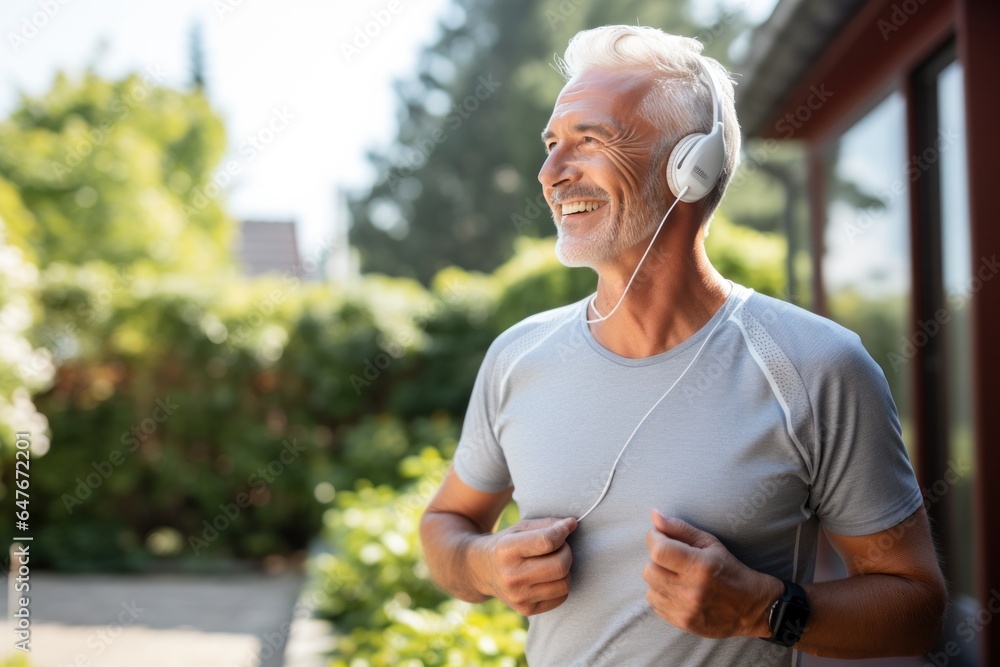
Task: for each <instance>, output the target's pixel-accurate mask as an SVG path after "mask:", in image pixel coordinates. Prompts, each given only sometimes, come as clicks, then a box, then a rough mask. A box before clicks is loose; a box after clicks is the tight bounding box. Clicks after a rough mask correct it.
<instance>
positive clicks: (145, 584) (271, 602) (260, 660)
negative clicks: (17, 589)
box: [0, 572, 303, 667]
mask: <svg viewBox="0 0 1000 667" xmlns="http://www.w3.org/2000/svg"><path fill="white" fill-rule="evenodd" d="M31 580H32V581H31V583H32V586H31V595H32V597H31V606H30V609H31V614H32V637H31V638H32V642H31V647H32V651H31V655H30V658H31V665H32V667H69V666H70V665H73V666H74V667H77V666H80V667H136V666H137V665H142V666H143V667H177V666H179V665H183V666H185V667H201V666H205V667H289V666H290V663H286V662H284V661H283V659H282V655H283V654H284V651H285V647H286V645H287V644H288V643H289V635H290V634H296V632H297V631H296V630H291V628H290V625H289V624H290V623H291V621H292V609H293V607H294V605H295V600H296V597H297V595H298V593H299V589H300V587H301V585H302V583H303V578H302V577H301V576H299V575H280V576H268V575H232V576H186V575H146V576H141V577H131V576H127V575H107V576H105V575H86V576H72V575H62V574H45V573H39V574H35V573H34V572H32V574H31ZM0 588H3V589H4V590H3V591H2V592H0V603H2V604H0V609H6V608H7V607H6V598H7V591H6V588H7V587H6V586H3V587H0ZM4 618H5V619H6V615H4ZM296 627H301V624H299V623H297V624H296ZM0 637H2V642H3V643H2V644H0V656H5V655H8V654H9V652H10V650H11V649H12V637H13V634H12V632H11V629H10V626H9V625H6V626H4V627H3V630H2V633H0Z"/></svg>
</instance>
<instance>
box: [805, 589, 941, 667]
mask: <svg viewBox="0 0 1000 667" xmlns="http://www.w3.org/2000/svg"><path fill="white" fill-rule="evenodd" d="M803 588H804V589H805V591H806V595H807V597H808V598H809V606H810V614H809V623H808V624H807V626H806V632H805V634H804V635H803V637H802V641H801V642H799V645H798V648H799V649H801V650H802V651H805V652H806V653H811V654H813V655H820V656H827V657H832V658H877V657H885V656H901V655H920V654H923V653H925V652H927V651H929V650H930V649H931V648H933V646H934V644H935V643H936V642H937V639H938V638H939V637H940V636H941V625H942V622H943V616H944V608H945V605H946V601H947V597H946V596H947V594H946V592H945V591H944V590H943V589H940V588H939V586H938V585H937V584H936V583H934V582H920V581H916V580H913V579H907V578H904V577H901V576H896V575H891V574H865V575H856V576H853V577H849V578H847V579H840V580H838V581H828V582H823V583H819V584H811V585H810V584H807V585H805V586H803Z"/></svg>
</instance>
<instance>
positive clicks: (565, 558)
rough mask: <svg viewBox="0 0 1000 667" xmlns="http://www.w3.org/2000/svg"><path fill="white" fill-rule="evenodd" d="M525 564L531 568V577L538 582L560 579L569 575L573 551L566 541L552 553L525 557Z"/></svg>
mask: <svg viewBox="0 0 1000 667" xmlns="http://www.w3.org/2000/svg"><path fill="white" fill-rule="evenodd" d="M524 564H525V566H526V567H528V568H531V577H532V579H533V580H534V581H536V582H539V583H546V582H550V581H559V580H560V579H564V578H566V577H567V576H569V571H570V567H571V566H572V565H573V552H572V551H571V550H570V548H569V545H568V544H566V543H565V542H564V543H563V544H562V546H560V547H559V548H558V549H556V550H555V551H553V552H552V553H548V554H545V555H543V556H532V557H530V558H527V559H525V561H524Z"/></svg>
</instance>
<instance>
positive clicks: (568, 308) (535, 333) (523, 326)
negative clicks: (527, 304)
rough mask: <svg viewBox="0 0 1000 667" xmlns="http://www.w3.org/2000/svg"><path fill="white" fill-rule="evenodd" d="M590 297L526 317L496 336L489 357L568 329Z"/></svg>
mask: <svg viewBox="0 0 1000 667" xmlns="http://www.w3.org/2000/svg"><path fill="white" fill-rule="evenodd" d="M589 298H590V297H587V298H586V299H582V300H580V301H576V302H574V303H571V304H568V305H565V306H560V307H558V308H553V309H551V310H546V311H542V312H540V313H536V314H534V315H531V316H530V317H526V318H525V319H523V320H521V321H520V322H518V323H517V324H515V325H513V326H511V327H510V328H509V329H507V330H506V331H504V332H503V333H501V334H500V335H499V336H497V337H496V339H495V340H494V341H493V343H492V344H491V345H490V349H489V351H488V352H487V358H489V357H490V356H494V357H495V356H499V355H502V354H504V353H508V354H509V353H510V352H511V351H512V350H517V349H520V348H523V347H531V346H533V345H536V344H538V343H540V342H543V341H544V340H546V339H547V338H548V337H550V336H551V335H553V334H556V333H558V332H560V331H566V330H567V327H569V326H570V325H572V324H573V323H575V322H576V320H577V319H578V318H580V317H581V309H582V308H583V307H585V304H586V302H587V300H588V299H589Z"/></svg>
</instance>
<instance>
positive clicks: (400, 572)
mask: <svg viewBox="0 0 1000 667" xmlns="http://www.w3.org/2000/svg"><path fill="white" fill-rule="evenodd" d="M424 426H425V427H426V426H427V425H426V424H425V425H424ZM436 427H437V428H436V431H429V430H427V429H426V428H423V429H421V428H419V427H418V428H416V429H414V432H415V433H416V434H417V436H416V438H415V439H414V440H413V442H414V443H422V444H424V447H423V449H422V450H421V451H420V452H419V454H416V455H411V456H408V457H406V458H404V459H403V460H402V461H401V463H400V466H399V468H400V474H401V475H403V476H405V477H409V478H411V479H412V481H411V482H410V483H408V484H407V485H405V486H404V487H402V488H401V489H396V488H393V487H390V486H386V485H382V486H373V485H372V484H370V483H369V482H368V481H367V480H366V481H362V482H359V483H358V484H357V485H356V486H355V488H354V490H353V491H345V492H341V493H338V494H337V501H336V505H335V507H334V508H332V509H331V510H329V511H328V512H327V514H326V516H325V518H324V530H323V537H324V539H325V540H326V541H327V543H328V544H330V545H331V548H332V552H331V553H327V554H323V555H321V556H318V557H316V558H315V559H314V561H313V567H314V569H315V573H316V577H317V580H318V589H319V590H320V591H323V595H322V596H321V597H320V600H321V601H320V603H319V606H318V613H319V614H320V615H321V616H323V617H325V618H327V619H329V620H331V621H333V623H334V624H335V627H336V628H337V631H338V636H337V638H336V648H335V657H334V659H333V661H332V663H331V665H332V666H333V667H341V666H343V667H347V665H352V664H356V663H355V662H354V661H356V660H360V661H364V662H363V663H361V664H368V665H372V666H373V667H377V666H386V667H390V666H391V667H396V666H397V665H472V664H478V665H504V666H506V665H510V666H514V665H521V664H524V657H523V656H524V640H525V638H526V630H525V623H526V622H525V619H524V618H523V617H521V616H520V615H519V614H517V613H516V612H514V611H512V610H510V609H509V608H507V607H506V606H505V605H503V604H502V603H500V602H498V601H496V600H490V601H488V602H487V603H485V604H481V605H471V604H467V603H463V602H459V601H457V600H451V599H449V598H448V597H447V596H446V595H445V594H444V593H442V592H441V591H440V590H439V589H437V588H436V587H435V586H434V584H433V583H432V582H431V581H430V580H429V577H428V571H427V567H426V565H425V564H424V563H423V562H422V560H421V555H420V543H419V536H418V524H419V520H420V515H421V513H422V512H423V509H424V507H425V506H426V505H427V501H428V500H429V499H430V496H431V495H432V494H433V493H434V492H435V491H436V489H437V487H438V485H439V484H440V483H441V479H442V478H443V476H444V472H445V470H446V469H447V465H448V463H447V459H446V458H445V457H444V456H442V453H441V452H442V451H444V452H449V451H453V449H454V438H455V436H456V435H457V433H456V431H457V429H456V428H455V426H454V425H453V424H452V423H451V422H446V421H442V422H440V423H439V424H437V425H436ZM449 431H450V433H449ZM415 446H416V445H415ZM411 448H412V447H411ZM514 520H516V518H515V516H514V515H508V516H507V517H505V521H504V523H505V524H507V523H510V522H511V521H514Z"/></svg>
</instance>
